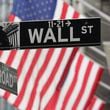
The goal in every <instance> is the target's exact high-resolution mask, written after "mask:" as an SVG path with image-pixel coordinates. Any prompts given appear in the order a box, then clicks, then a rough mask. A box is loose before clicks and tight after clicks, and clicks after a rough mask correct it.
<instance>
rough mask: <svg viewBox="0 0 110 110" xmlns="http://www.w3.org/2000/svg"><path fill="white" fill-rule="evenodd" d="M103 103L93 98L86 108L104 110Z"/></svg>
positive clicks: (95, 97)
mask: <svg viewBox="0 0 110 110" xmlns="http://www.w3.org/2000/svg"><path fill="white" fill-rule="evenodd" d="M104 105H105V102H104V101H103V100H101V99H100V98H98V97H97V96H94V97H93V98H92V100H91V102H90V104H89V106H88V108H87V110H104Z"/></svg>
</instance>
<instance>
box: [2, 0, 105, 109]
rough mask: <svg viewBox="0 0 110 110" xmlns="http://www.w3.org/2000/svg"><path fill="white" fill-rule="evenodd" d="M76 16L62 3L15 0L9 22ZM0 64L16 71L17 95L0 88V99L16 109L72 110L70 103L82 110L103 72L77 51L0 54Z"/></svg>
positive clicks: (59, 0) (53, 50) (72, 49)
mask: <svg viewBox="0 0 110 110" xmlns="http://www.w3.org/2000/svg"><path fill="white" fill-rule="evenodd" d="M79 17H81V16H80V14H79V13H78V12H77V11H75V10H74V9H73V8H72V7H70V6H69V5H68V4H67V3H65V2H63V1H62V0H57V1H56V0H42V1H41V0H15V1H14V7H13V11H12V14H11V16H10V21H12V22H14V21H24V20H46V19H66V18H68V19H69V18H79ZM76 53H78V54H77V55H76ZM74 58H75V59H74ZM0 62H2V63H4V64H6V65H8V66H10V67H12V68H15V69H17V74H18V95H17V96H16V95H14V94H11V93H9V92H7V91H4V90H2V89H0V96H2V97H3V98H4V99H6V100H7V101H8V102H9V103H10V104H12V105H13V106H15V107H17V108H18V109H20V110H35V109H36V110H44V109H46V108H47V110H53V109H54V110H55V109H56V110H60V109H57V108H64V109H65V108H67V110H69V109H68V108H71V107H72V108H76V106H75V105H74V104H76V105H80V104H82V106H78V107H79V108H80V107H81V108H83V107H84V106H85V104H86V103H87V102H88V101H89V100H90V99H91V98H92V96H93V94H94V91H95V89H96V86H97V83H98V81H99V79H100V76H101V74H102V70H103V69H102V68H101V67H100V66H99V65H98V64H96V63H94V62H92V61H90V60H89V59H88V58H86V57H84V55H82V54H79V52H78V48H57V49H55V48H50V49H38V50H36V49H34V50H29V49H27V50H10V51H0ZM81 68H82V69H81ZM77 73H78V74H77ZM72 83H73V84H72ZM91 85H92V86H91ZM79 90H80V91H81V92H80V91H79ZM85 91H86V92H85ZM57 92H58V94H56V93H57ZM87 92H88V93H87ZM63 93H64V94H63ZM55 95H57V97H54V96H55ZM62 95H63V96H64V97H62ZM74 95H75V98H74V97H73V96H74ZM78 95H79V96H81V97H79V96H78ZM85 98H86V99H85ZM83 99H84V100H83ZM54 102H55V103H54ZM62 102H64V103H62ZM52 103H54V107H53V106H52ZM64 104H65V105H64ZM63 105H64V106H63ZM51 106H52V108H50V107H51ZM61 110H63V109H61ZM73 110H75V109H73ZM79 110H81V109H79Z"/></svg>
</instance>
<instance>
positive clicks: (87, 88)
mask: <svg viewBox="0 0 110 110" xmlns="http://www.w3.org/2000/svg"><path fill="white" fill-rule="evenodd" d="M71 62H72V64H71V66H70V68H69V73H68V76H67V78H66V79H65V81H64V83H63V85H62V82H60V83H59V84H58V85H57V87H56V89H55V92H54V94H53V95H51V94H50V93H49V92H47V94H48V97H46V95H45V94H44V93H45V91H41V93H40V94H41V95H40V96H41V97H40V101H41V104H40V110H49V109H52V110H91V109H88V107H89V106H90V105H91V100H92V98H93V96H94V94H95V91H96V88H97V86H98V82H99V80H100V78H101V75H102V73H103V68H102V67H101V66H100V65H99V64H97V63H96V62H94V61H92V60H91V59H90V58H88V57H87V56H85V55H84V54H82V53H80V52H77V54H76V56H75V58H74V60H73V61H71ZM61 80H62V79H61ZM49 97H51V98H49ZM100 102H101V101H100ZM100 104H102V103H100ZM92 107H95V105H93V106H92ZM97 108H98V107H97ZM93 110H100V109H93Z"/></svg>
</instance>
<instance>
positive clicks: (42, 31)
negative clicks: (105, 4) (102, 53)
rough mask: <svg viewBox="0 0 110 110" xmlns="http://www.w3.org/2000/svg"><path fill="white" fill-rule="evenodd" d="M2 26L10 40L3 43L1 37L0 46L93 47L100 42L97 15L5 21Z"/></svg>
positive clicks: (1, 47)
mask: <svg viewBox="0 0 110 110" xmlns="http://www.w3.org/2000/svg"><path fill="white" fill-rule="evenodd" d="M3 28H4V31H5V33H6V36H7V38H8V41H9V43H2V41H6V40H1V39H0V40H1V45H0V49H18V48H19V49H27V48H28V49H30V48H51V47H75V46H96V45H100V44H101V38H100V18H91V19H90V18H89V19H74V20H73V19H68V20H49V21H28V22H20V23H4V27H3ZM3 37H4V36H2V37H1V38H3ZM2 44H5V45H2ZM6 44H8V45H6Z"/></svg>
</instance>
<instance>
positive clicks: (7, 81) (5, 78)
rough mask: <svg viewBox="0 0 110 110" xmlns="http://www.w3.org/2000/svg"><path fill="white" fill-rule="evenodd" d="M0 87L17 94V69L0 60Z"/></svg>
mask: <svg viewBox="0 0 110 110" xmlns="http://www.w3.org/2000/svg"><path fill="white" fill-rule="evenodd" d="M0 88H2V89H4V90H7V91H9V92H11V93H13V94H15V95H17V70H16V69H14V68H11V67H9V66H7V65H6V64H3V63H1V62H0Z"/></svg>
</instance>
